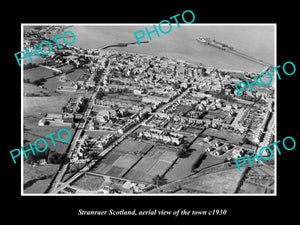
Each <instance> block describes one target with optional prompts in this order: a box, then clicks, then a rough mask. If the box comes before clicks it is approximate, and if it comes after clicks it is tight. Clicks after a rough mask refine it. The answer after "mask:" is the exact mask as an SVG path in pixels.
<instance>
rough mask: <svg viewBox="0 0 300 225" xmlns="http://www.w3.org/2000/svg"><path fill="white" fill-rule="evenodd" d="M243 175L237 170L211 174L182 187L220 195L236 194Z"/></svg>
mask: <svg viewBox="0 0 300 225" xmlns="http://www.w3.org/2000/svg"><path fill="white" fill-rule="evenodd" d="M242 174H243V173H242V172H240V171H238V170H237V169H236V168H234V169H230V170H226V171H220V172H216V173H210V174H206V175H203V176H200V177H198V178H195V179H194V180H193V181H191V182H188V183H185V184H181V187H182V188H189V189H194V190H198V191H205V192H210V193H218V194H221V193H234V191H235V190H236V188H237V185H238V182H239V180H240V179H241V176H242Z"/></svg>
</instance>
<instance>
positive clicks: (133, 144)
mask: <svg viewBox="0 0 300 225" xmlns="http://www.w3.org/2000/svg"><path fill="white" fill-rule="evenodd" d="M151 147H152V145H151V144H148V143H144V142H140V141H131V140H127V139H126V140H124V141H122V142H121V144H119V145H118V146H117V147H116V151H118V152H122V153H128V152H130V153H134V152H140V153H145V152H147V151H148V150H149V149H150V148H151Z"/></svg>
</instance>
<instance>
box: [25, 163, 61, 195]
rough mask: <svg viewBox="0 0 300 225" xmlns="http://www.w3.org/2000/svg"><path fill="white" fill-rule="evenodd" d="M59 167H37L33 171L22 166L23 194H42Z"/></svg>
mask: <svg viewBox="0 0 300 225" xmlns="http://www.w3.org/2000/svg"><path fill="white" fill-rule="evenodd" d="M58 167H59V165H53V164H51V165H50V164H49V165H46V166H37V167H34V169H33V168H32V167H31V166H30V165H28V164H25V163H24V164H23V184H24V186H23V187H24V193H43V192H44V191H45V190H46V189H47V188H48V184H49V183H50V181H51V179H52V177H53V176H54V175H55V173H56V171H57V169H58Z"/></svg>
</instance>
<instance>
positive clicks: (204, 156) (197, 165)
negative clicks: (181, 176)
mask: <svg viewBox="0 0 300 225" xmlns="http://www.w3.org/2000/svg"><path fill="white" fill-rule="evenodd" d="M206 156H207V155H206V153H205V152H204V153H202V154H201V155H200V156H199V157H198V159H197V160H196V161H195V162H194V163H193V165H192V169H191V170H192V171H194V170H195V169H197V168H198V167H199V166H200V164H201V163H202V161H203V160H204V159H205V158H206Z"/></svg>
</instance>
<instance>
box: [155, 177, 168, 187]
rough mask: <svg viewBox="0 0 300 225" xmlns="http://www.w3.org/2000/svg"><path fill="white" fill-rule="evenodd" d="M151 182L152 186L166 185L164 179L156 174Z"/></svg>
mask: <svg viewBox="0 0 300 225" xmlns="http://www.w3.org/2000/svg"><path fill="white" fill-rule="evenodd" d="M152 182H153V184H154V185H157V186H161V185H163V184H166V183H167V181H166V179H165V178H164V177H163V176H160V175H158V174H157V175H155V176H154V177H153V178H152Z"/></svg>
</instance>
